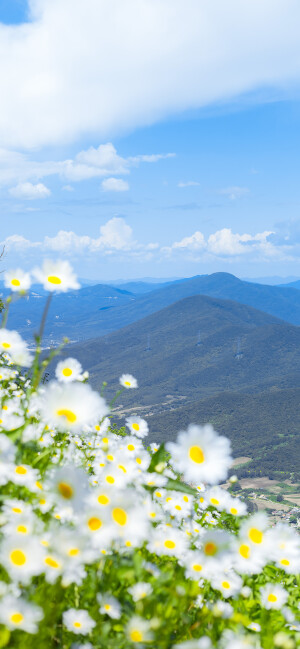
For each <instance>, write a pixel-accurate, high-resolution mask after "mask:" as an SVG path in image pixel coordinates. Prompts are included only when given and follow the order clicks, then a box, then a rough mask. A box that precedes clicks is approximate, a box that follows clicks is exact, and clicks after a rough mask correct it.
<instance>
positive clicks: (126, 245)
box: [0, 217, 300, 263]
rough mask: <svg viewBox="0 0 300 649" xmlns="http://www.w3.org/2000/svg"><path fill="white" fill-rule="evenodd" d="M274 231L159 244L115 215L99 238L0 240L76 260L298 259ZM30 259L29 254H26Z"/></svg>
mask: <svg viewBox="0 0 300 649" xmlns="http://www.w3.org/2000/svg"><path fill="white" fill-rule="evenodd" d="M274 240H275V233H274V232H270V231H265V232H258V233H256V234H248V233H243V234H239V233H234V232H232V230H231V229H229V228H223V229H222V230H218V231H216V232H213V233H211V234H210V235H208V236H207V237H205V236H204V234H203V233H202V232H200V231H199V230H197V231H196V232H194V233H193V234H192V235H191V236H187V237H184V238H183V239H181V241H176V242H174V243H172V244H170V245H169V246H164V247H162V246H160V245H159V244H158V243H153V242H149V243H140V242H138V241H136V240H135V239H134V235H133V231H132V228H131V226H130V225H129V224H128V223H126V221H125V219H123V218H121V217H113V218H112V219H110V220H109V221H107V222H106V223H105V224H104V225H102V226H101V227H100V232H99V236H98V237H91V236H89V235H78V234H76V233H75V232H73V231H65V230H60V231H59V232H58V233H57V234H56V235H55V236H53V237H48V236H47V237H45V238H44V239H43V240H42V241H30V240H29V239H27V238H25V237H23V236H20V235H12V236H10V237H7V238H6V239H5V240H4V241H2V242H0V249H2V246H3V245H4V246H5V248H6V249H7V251H8V252H12V253H13V254H14V253H16V254H24V255H25V256H27V255H28V253H29V252H30V251H32V252H33V253H34V254H35V255H36V254H38V255H39V257H43V256H44V255H46V254H51V255H54V254H56V255H57V254H58V255H68V256H69V257H70V258H72V259H73V260H74V261H75V262H76V261H77V260H78V259H79V258H81V257H84V258H87V256H89V257H90V258H91V259H92V258H93V255H100V256H101V255H103V256H104V257H105V256H114V255H115V256H117V258H118V260H120V259H140V260H146V259H147V260H150V259H152V260H153V259H154V260H155V261H161V260H162V259H171V258H174V260H176V259H178V255H179V256H180V259H183V258H186V259H188V260H189V261H193V262H198V261H201V262H205V263H210V262H212V261H216V260H221V261H223V262H225V261H227V262H228V263H230V262H231V261H233V260H237V259H240V258H241V257H246V258H247V260H248V261H249V263H256V262H258V261H260V262H261V261H270V260H273V261H277V262H278V261H283V260H289V261H291V260H292V261H293V260H295V261H296V260H299V256H300V249H299V244H298V242H297V241H296V242H295V243H292V242H287V241H286V240H284V241H281V240H280V241H279V243H278V244H277V245H276V244H275V243H274ZM26 258H27V257H26Z"/></svg>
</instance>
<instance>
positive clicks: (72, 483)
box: [49, 466, 88, 510]
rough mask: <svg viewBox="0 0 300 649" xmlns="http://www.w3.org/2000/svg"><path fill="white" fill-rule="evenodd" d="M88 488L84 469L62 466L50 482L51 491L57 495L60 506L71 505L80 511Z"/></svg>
mask: <svg viewBox="0 0 300 649" xmlns="http://www.w3.org/2000/svg"><path fill="white" fill-rule="evenodd" d="M87 488H88V481H87V476H86V474H85V472H84V471H83V469H81V468H77V467H73V466H62V467H59V468H58V469H55V470H54V472H53V474H52V476H51V478H50V480H49V490H51V492H52V493H53V494H55V500H56V503H57V504H60V505H65V506H66V505H67V506H68V505H70V506H71V507H72V508H73V509H75V510H77V509H80V508H81V506H82V503H83V500H84V498H85V496H86V492H87Z"/></svg>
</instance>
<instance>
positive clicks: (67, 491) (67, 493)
mask: <svg viewBox="0 0 300 649" xmlns="http://www.w3.org/2000/svg"><path fill="white" fill-rule="evenodd" d="M58 491H59V493H60V495H61V496H62V497H63V498H65V499H66V500H71V498H72V496H73V494H74V490H73V489H72V487H71V486H70V485H69V484H68V483H67V482H60V483H59V484H58Z"/></svg>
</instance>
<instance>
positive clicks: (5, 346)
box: [2, 342, 11, 349]
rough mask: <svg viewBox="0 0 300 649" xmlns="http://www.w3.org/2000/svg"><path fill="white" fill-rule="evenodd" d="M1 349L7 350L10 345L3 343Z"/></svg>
mask: <svg viewBox="0 0 300 649" xmlns="http://www.w3.org/2000/svg"><path fill="white" fill-rule="evenodd" d="M2 347H4V349H9V348H10V347H11V345H10V343H5V342H4V343H2Z"/></svg>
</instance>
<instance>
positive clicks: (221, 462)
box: [166, 424, 232, 484]
mask: <svg viewBox="0 0 300 649" xmlns="http://www.w3.org/2000/svg"><path fill="white" fill-rule="evenodd" d="M166 449H167V451H169V453H171V456H172V458H171V464H172V465H173V467H174V468H175V469H176V470H177V471H179V473H183V475H184V479H185V480H187V481H188V482H196V483H199V481H204V482H208V483H209V484H215V483H217V482H220V481H221V480H224V479H225V478H226V476H227V472H228V469H229V467H230V465H231V463H232V458H231V456H230V442H229V440H228V439H227V438H226V437H220V436H219V435H217V433H216V432H215V431H214V429H213V428H212V426H210V425H209V424H208V425H206V426H203V427H202V426H196V425H193V424H192V425H191V426H189V427H188V430H187V431H181V432H180V433H179V435H178V439H177V442H175V443H174V442H168V443H167V444H166Z"/></svg>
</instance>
